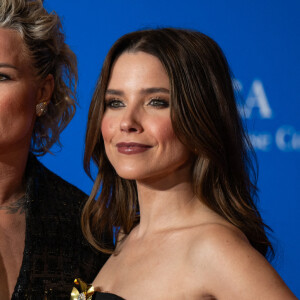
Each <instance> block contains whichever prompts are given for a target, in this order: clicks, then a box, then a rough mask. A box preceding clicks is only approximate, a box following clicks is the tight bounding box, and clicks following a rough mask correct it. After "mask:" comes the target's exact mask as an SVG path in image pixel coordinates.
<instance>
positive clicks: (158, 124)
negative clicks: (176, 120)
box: [149, 117, 178, 144]
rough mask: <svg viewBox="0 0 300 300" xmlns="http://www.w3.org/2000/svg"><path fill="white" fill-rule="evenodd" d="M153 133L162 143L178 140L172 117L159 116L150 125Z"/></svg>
mask: <svg viewBox="0 0 300 300" xmlns="http://www.w3.org/2000/svg"><path fill="white" fill-rule="evenodd" d="M149 128H150V130H151V131H152V134H153V135H154V136H155V137H156V140H157V141H158V142H159V143H160V144H169V143H173V142H176V141H178V139H177V137H176V135H175V133H174V130H173V126H172V123H171V120H170V118H169V117H168V118H164V119H162V118H159V119H157V120H155V121H154V122H152V123H151V125H149Z"/></svg>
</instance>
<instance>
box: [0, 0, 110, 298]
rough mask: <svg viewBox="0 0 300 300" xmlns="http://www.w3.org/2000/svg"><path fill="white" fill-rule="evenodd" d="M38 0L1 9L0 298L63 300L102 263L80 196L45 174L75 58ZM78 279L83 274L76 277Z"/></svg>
mask: <svg viewBox="0 0 300 300" xmlns="http://www.w3.org/2000/svg"><path fill="white" fill-rule="evenodd" d="M64 39H65V37H64V34H63V33H62V30H61V23H60V20H59V18H58V16H57V15H56V14H55V13H51V14H50V13H48V12H47V11H46V10H45V9H44V8H43V3H42V1H40V0H32V1H29V0H1V2H0V299H1V300H8V299H15V300H16V299H18V300H20V299H44V298H45V297H47V299H66V298H68V295H69V290H70V289H71V287H72V284H73V282H72V281H73V277H74V274H77V275H75V276H78V275H79V274H85V276H87V277H88V278H90V280H92V278H93V277H94V276H95V275H96V273H97V272H98V269H99V268H100V267H101V266H102V264H103V263H104V260H105V256H101V255H100V256H98V255H96V254H95V252H94V251H91V249H90V247H89V246H88V244H87V243H86V242H85V240H84V238H83V236H82V234H81V230H80V214H81V204H82V202H83V201H84V200H85V198H86V196H85V194H84V193H83V192H81V191H80V190H78V189H77V188H75V187H74V186H72V185H71V184H69V183H67V182H65V181H64V180H63V179H61V178H60V177H58V176H57V175H55V174H53V173H52V172H50V171H49V170H48V169H46V168H45V167H44V166H43V165H42V164H41V163H40V162H39V161H38V160H37V159H36V157H35V154H37V155H44V154H46V153H47V152H48V151H49V149H50V148H51V146H52V145H53V144H54V143H59V135H60V133H61V131H62V130H63V129H64V128H65V127H66V126H67V124H68V123H69V121H70V120H71V118H72V117H73V115H74V113H75V104H76V102H75V100H76V99H75V85H76V81H77V66H76V57H75V55H74V53H73V52H72V51H71V50H70V49H69V47H68V45H67V44H66V43H65V41H64ZM82 276H83V275H82Z"/></svg>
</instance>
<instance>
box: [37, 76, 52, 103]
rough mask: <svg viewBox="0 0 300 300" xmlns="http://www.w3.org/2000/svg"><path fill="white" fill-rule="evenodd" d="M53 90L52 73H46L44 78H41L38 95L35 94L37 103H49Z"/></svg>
mask: <svg viewBox="0 0 300 300" xmlns="http://www.w3.org/2000/svg"><path fill="white" fill-rule="evenodd" d="M53 90H54V77H53V75H52V74H48V75H47V77H46V78H44V79H42V80H41V83H40V87H39V91H38V95H37V104H38V103H42V102H43V103H44V102H46V103H47V104H49V103H50V101H51V98H52V94H53Z"/></svg>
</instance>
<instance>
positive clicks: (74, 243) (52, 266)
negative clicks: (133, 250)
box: [12, 154, 108, 300]
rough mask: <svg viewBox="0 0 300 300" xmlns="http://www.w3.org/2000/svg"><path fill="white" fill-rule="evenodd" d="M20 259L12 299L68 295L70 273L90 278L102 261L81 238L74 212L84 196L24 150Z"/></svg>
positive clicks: (36, 299) (78, 210)
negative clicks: (23, 220)
mask: <svg viewBox="0 0 300 300" xmlns="http://www.w3.org/2000/svg"><path fill="white" fill-rule="evenodd" d="M25 180H26V195H25V214H26V234H25V249H24V254H23V262H22V266H21V270H20V274H19V277H18V280H17V284H16V286H15V289H14V293H13V295H12V300H40V299H41V300H42V299H43V300H45V299H47V300H52V299H55V300H62V299H70V291H71V290H72V286H73V280H74V279H75V278H76V277H81V278H85V279H86V280H87V281H88V282H92V281H93V279H94V278H95V277H96V275H97V273H98V272H99V270H100V268H101V267H102V265H103V264H104V263H105V261H106V260H107V258H108V257H107V256H106V255H104V254H100V253H96V252H95V251H94V250H93V249H92V248H91V246H89V244H88V243H87V242H86V241H85V239H84V237H83V235H82V233H81V229H80V214H81V209H82V206H83V203H84V201H85V200H86V195H85V194H84V193H83V192H81V191H80V190H78V189H77V188H76V187H74V186H73V185H71V184H69V183H68V182H66V181H64V180H63V179H62V178H60V177H59V176H57V175H55V174H54V173H52V172H51V171H49V170H48V169H47V168H45V167H44V166H43V165H42V164H41V163H40V162H39V161H38V160H37V159H36V158H35V156H34V155H33V154H30V155H29V159H28V163H27V168H26V174H25Z"/></svg>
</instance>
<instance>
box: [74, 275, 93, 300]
mask: <svg viewBox="0 0 300 300" xmlns="http://www.w3.org/2000/svg"><path fill="white" fill-rule="evenodd" d="M74 283H75V285H76V287H73V290H72V292H71V298H70V300H91V299H92V296H93V294H94V291H95V290H94V287H93V286H92V285H91V284H86V283H85V282H84V281H83V280H81V279H80V278H78V279H75V280H74Z"/></svg>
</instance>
